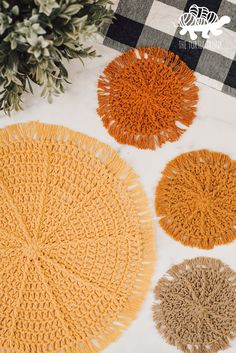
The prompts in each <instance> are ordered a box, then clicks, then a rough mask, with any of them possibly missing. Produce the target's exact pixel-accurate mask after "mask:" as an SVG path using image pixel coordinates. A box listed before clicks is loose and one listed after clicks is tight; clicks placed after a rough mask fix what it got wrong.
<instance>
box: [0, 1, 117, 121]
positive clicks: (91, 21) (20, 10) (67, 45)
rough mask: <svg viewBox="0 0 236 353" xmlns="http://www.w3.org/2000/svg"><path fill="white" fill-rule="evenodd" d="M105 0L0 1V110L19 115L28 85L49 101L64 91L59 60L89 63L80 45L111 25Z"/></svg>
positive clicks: (64, 75)
mask: <svg viewBox="0 0 236 353" xmlns="http://www.w3.org/2000/svg"><path fill="white" fill-rule="evenodd" d="M110 5H111V2H110V1H109V0H8V1H5V0H0V110H4V112H5V113H6V114H10V112H11V111H12V110H20V109H22V105H21V103H22V94H23V93H24V92H25V91H26V92H29V91H30V92H31V93H33V89H32V84H31V83H32V82H34V83H36V84H38V85H40V86H42V96H43V97H47V99H48V101H49V102H51V101H52V97H53V95H58V94H60V93H61V92H63V91H64V88H63V84H64V82H68V72H67V70H66V68H65V66H64V65H63V63H62V61H63V59H67V60H70V59H74V58H79V59H80V60H81V61H82V60H83V58H85V57H94V56H95V55H96V53H95V51H94V50H93V49H92V48H91V47H89V48H88V47H85V46H84V45H83V43H84V41H85V40H86V39H87V38H88V37H90V36H91V35H92V34H95V33H98V32H100V30H101V28H102V26H103V25H104V24H105V23H108V22H110V21H111V18H112V15H113V12H112V10H111V8H110Z"/></svg>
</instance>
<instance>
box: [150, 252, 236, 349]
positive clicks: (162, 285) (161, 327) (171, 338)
mask: <svg viewBox="0 0 236 353" xmlns="http://www.w3.org/2000/svg"><path fill="white" fill-rule="evenodd" d="M206 266H211V267H213V268H214V269H216V270H218V271H220V272H221V273H222V274H223V273H224V274H225V275H227V276H228V278H230V284H231V285H232V286H233V287H234V288H235V291H236V273H235V272H234V271H233V270H231V268H230V267H229V266H228V265H226V264H225V263H223V262H222V261H221V260H218V259H215V258H211V257H196V258H193V259H187V260H184V261H183V262H182V263H181V264H178V265H174V266H172V267H171V268H170V269H169V270H168V271H167V273H166V275H165V276H164V277H162V278H161V279H160V280H159V282H158V284H157V286H156V288H155V289H154V295H155V300H156V301H159V302H160V301H161V299H162V298H163V296H165V291H166V290H167V288H168V287H169V286H170V285H171V281H172V280H173V279H176V278H177V277H178V275H179V274H180V273H181V272H184V271H186V269H187V268H189V267H190V268H192V269H196V267H200V268H202V267H206ZM211 295H213V293H212V294H211ZM153 320H154V322H155V324H156V328H157V330H158V331H159V333H160V335H161V336H162V337H163V338H164V339H165V340H166V342H167V343H169V344H170V345H173V346H175V347H176V348H178V349H180V350H181V351H182V352H184V353H217V352H218V351H221V350H225V349H227V348H229V347H230V341H231V340H232V339H234V338H235V337H236V331H235V332H229V333H228V336H227V337H219V340H218V341H217V342H212V343H209V344H208V345H207V346H206V345H204V344H198V345H194V344H183V343H181V342H180V341H179V339H178V337H177V335H176V334H175V333H174V332H171V331H170V328H169V327H168V325H167V324H166V319H165V314H164V312H163V311H162V308H161V304H159V303H155V304H154V305H153Z"/></svg>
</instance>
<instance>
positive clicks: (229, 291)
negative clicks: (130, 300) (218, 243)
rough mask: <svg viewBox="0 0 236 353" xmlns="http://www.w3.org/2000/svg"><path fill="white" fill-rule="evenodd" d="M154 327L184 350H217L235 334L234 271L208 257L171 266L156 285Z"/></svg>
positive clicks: (205, 352)
mask: <svg viewBox="0 0 236 353" xmlns="http://www.w3.org/2000/svg"><path fill="white" fill-rule="evenodd" d="M154 293H155V299H156V300H157V302H156V303H155V304H154V306H153V318H154V321H155V323H156V328H157V330H158V331H159V332H160V334H161V335H162V336H163V337H164V338H165V339H166V341H167V342H168V343H169V344H171V345H173V346H176V348H178V349H180V350H182V351H183V352H184V353H216V352H218V351H219V350H220V351H221V350H223V349H226V348H227V347H229V341H230V339H232V338H234V337H236V273H235V272H233V271H232V270H231V269H230V268H229V267H228V266H226V265H225V264H224V263H223V262H222V261H220V260H217V259H212V258H207V257H199V258H195V259H192V260H185V261H184V262H183V263H181V264H180V265H176V266H173V267H172V268H171V269H170V270H169V271H168V272H167V275H166V276H165V277H163V278H162V279H161V280H160V281H159V282H158V284H157V286H156V288H155V290H154Z"/></svg>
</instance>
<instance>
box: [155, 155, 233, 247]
mask: <svg viewBox="0 0 236 353" xmlns="http://www.w3.org/2000/svg"><path fill="white" fill-rule="evenodd" d="M195 163H208V164H218V165H222V166H223V167H224V168H225V169H228V170H229V171H230V172H232V173H233V174H235V175H236V161H234V160H232V159H230V157H229V156H227V155H226V154H224V153H221V152H213V151H209V150H206V149H204V150H197V151H191V152H186V153H183V154H181V155H179V156H177V157H176V158H174V159H172V160H171V161H170V162H168V164H167V165H166V167H165V169H164V171H163V172H162V178H161V180H160V181H159V183H158V185H157V187H156V193H155V210H156V215H157V216H158V217H159V224H160V225H161V227H162V228H163V229H164V231H165V232H166V233H167V234H168V235H169V236H170V237H171V238H173V239H174V240H177V241H179V242H181V243H182V244H184V245H186V246H192V247H198V248H201V249H205V250H209V249H212V248H214V246H217V245H224V244H227V243H230V242H232V241H234V240H235V239H236V229H235V228H232V229H231V230H230V229H229V232H228V234H226V233H224V234H221V236H220V237H218V238H216V239H214V241H210V238H209V237H208V236H207V235H206V239H205V240H204V239H202V238H201V237H198V238H197V237H188V238H185V237H183V234H182V231H183V228H182V227H181V225H179V226H178V225H176V224H175V226H174V228H173V222H172V215H171V214H170V213H169V212H168V210H167V209H168V205H167V204H168V202H169V198H168V195H167V186H168V185H169V183H170V182H171V180H173V179H174V178H175V175H176V173H178V170H180V171H181V170H183V169H184V168H185V167H186V168H188V167H189V166H190V165H193V164H195Z"/></svg>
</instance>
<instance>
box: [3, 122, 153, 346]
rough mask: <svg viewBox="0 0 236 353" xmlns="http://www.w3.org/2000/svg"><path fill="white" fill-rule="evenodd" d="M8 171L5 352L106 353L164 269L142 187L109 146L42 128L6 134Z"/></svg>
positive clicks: (5, 170)
mask: <svg viewBox="0 0 236 353" xmlns="http://www.w3.org/2000/svg"><path fill="white" fill-rule="evenodd" d="M0 161H1V168H0V173H1V176H0V213H1V217H0V253H1V270H0V282H1V287H0V323H1V331H0V350H1V352H6V353H19V352H21V353H23V352H24V353H32V352H35V353H39V352H40V353H42V352H43V353H47V352H51V353H53V352H54V353H59V352H64V353H72V352H76V353H94V352H98V351H100V350H101V349H103V348H104V347H106V346H107V345H108V344H109V343H111V342H112V341H114V340H115V339H116V338H117V337H118V336H119V335H120V334H121V333H122V331H123V330H124V329H125V328H126V327H127V325H128V324H129V323H130V322H131V321H132V320H133V319H134V318H135V317H136V313H137V311H138V310H139V308H140V305H141V303H142V301H143V298H144V296H145V294H146V291H147V290H148V287H149V280H150V277H151V274H152V271H153V267H154V259H155V245H154V236H153V224H152V219H151V215H150V211H149V208H148V205H147V200H146V196H145V194H144V191H143V189H142V186H141V185H140V182H139V180H138V177H137V176H136V174H135V173H134V171H133V170H131V168H130V167H129V166H128V165H127V164H126V162H125V161H123V160H121V159H120V157H119V156H118V155H117V153H116V152H115V151H113V150H112V149H111V148H110V147H109V146H107V145H105V144H103V143H101V142H99V141H97V140H95V139H93V138H90V137H88V136H85V135H83V134H81V133H78V132H74V131H72V130H69V129H66V128H63V127H60V126H52V125H45V124H40V123H36V122H33V123H26V124H19V125H13V126H9V127H7V128H5V129H1V130H0Z"/></svg>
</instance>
